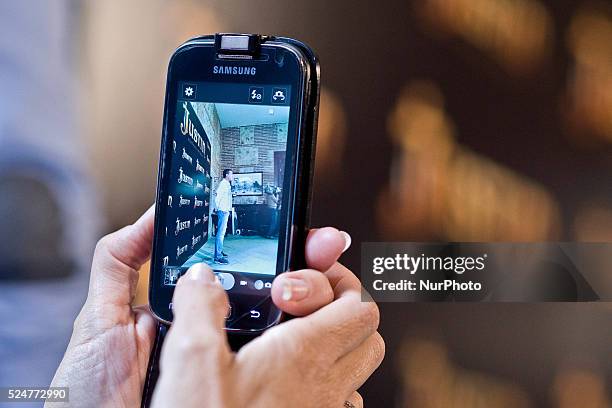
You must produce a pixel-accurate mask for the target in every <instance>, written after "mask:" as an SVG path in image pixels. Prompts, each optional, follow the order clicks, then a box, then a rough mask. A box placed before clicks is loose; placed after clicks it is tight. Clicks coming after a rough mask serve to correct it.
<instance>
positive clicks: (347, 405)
mask: <svg viewBox="0 0 612 408" xmlns="http://www.w3.org/2000/svg"><path fill="white" fill-rule="evenodd" d="M342 408H363V398H362V397H361V394H359V393H358V392H357V391H354V392H353V393H352V394H351V395H350V396H349V397H348V398H347V399H346V401H345V402H344V404H343V406H342Z"/></svg>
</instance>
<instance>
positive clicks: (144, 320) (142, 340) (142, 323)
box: [134, 305, 156, 378]
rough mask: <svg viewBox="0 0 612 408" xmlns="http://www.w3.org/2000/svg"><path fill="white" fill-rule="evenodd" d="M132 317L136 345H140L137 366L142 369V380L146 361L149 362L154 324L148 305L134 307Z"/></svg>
mask: <svg viewBox="0 0 612 408" xmlns="http://www.w3.org/2000/svg"><path fill="white" fill-rule="evenodd" d="M134 315H135V322H136V325H135V328H136V336H137V338H138V344H140V345H141V348H140V349H139V350H138V361H139V362H140V364H139V365H138V366H139V367H142V369H143V371H142V373H141V374H142V378H144V376H145V374H146V372H145V370H146V367H147V361H149V356H150V354H151V349H153V342H154V340H155V327H156V322H155V318H154V317H153V315H152V314H151V311H150V310H149V306H148V305H143V306H137V307H135V308H134Z"/></svg>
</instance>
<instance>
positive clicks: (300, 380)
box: [45, 208, 384, 408]
mask: <svg viewBox="0 0 612 408" xmlns="http://www.w3.org/2000/svg"><path fill="white" fill-rule="evenodd" d="M153 220H154V214H153V209H152V208H151V209H149V211H147V212H146V213H145V214H144V215H143V216H142V217H141V218H140V219H139V220H138V221H136V222H135V223H134V224H133V225H130V226H127V227H124V228H123V229H121V230H119V231H117V232H114V233H112V234H110V235H107V236H106V237H104V238H102V239H101V240H100V242H99V243H98V245H97V247H96V251H95V254H94V259H93V263H92V270H91V279H90V285H89V292H88V296H87V300H86V302H85V304H84V306H83V308H82V310H81V312H80V313H79V315H78V317H77V319H76V320H75V322H74V331H73V334H72V338H71V340H70V344H69V345H68V349H67V350H66V354H65V355H64V358H63V360H62V362H61V364H60V366H59V368H58V370H57V372H56V374H55V377H54V378H53V381H52V384H51V386H54V387H60V386H68V387H70V402H69V403H67V404H53V403H48V404H46V405H45V406H49V407H54V406H79V407H81V406H96V407H106V406H108V407H137V406H139V405H140V399H141V394H142V388H143V383H144V380H145V373H146V368H147V363H148V359H149V354H150V351H151V348H152V345H153V341H154V335H155V320H154V318H153V317H152V315H151V314H150V312H149V311H148V308H147V307H133V306H132V305H131V303H132V300H133V299H134V296H135V291H136V284H137V282H138V270H139V269H140V267H141V266H142V264H143V263H145V262H146V261H147V259H148V258H149V256H150V251H151V244H152V235H153ZM345 236H346V234H345V233H342V232H340V231H338V230H336V229H335V228H330V227H327V228H322V229H318V230H313V231H311V232H310V233H309V236H308V239H307V241H306V247H305V254H306V260H307V264H308V267H309V268H311V269H306V270H300V271H295V272H288V273H285V274H282V275H279V276H278V277H277V278H276V279H275V281H274V283H273V286H272V298H273V300H274V302H275V304H276V305H277V306H278V307H279V308H281V309H282V310H284V311H286V312H288V313H291V314H293V315H296V316H302V317H299V318H295V319H292V320H290V321H287V322H283V323H281V324H279V325H278V326H276V327H273V328H272V329H270V330H268V331H266V333H264V334H263V335H262V336H260V337H259V338H257V339H255V340H253V341H252V342H250V343H249V344H248V345H246V346H245V347H243V348H242V349H241V350H240V352H238V353H233V352H231V351H230V349H229V346H228V344H227V339H226V336H225V332H224V330H223V326H224V316H225V315H226V312H227V308H228V303H227V295H226V293H225V291H224V290H223V289H222V288H221V286H220V285H219V284H218V282H216V280H215V279H213V275H212V272H211V271H210V269H209V268H208V267H207V266H204V265H198V266H195V267H192V268H191V269H190V270H189V271H188V273H187V274H186V275H185V276H184V277H182V278H181V279H180V280H179V283H178V284H177V287H176V291H175V297H174V300H173V302H174V305H175V306H174V307H175V308H174V313H175V317H174V319H175V320H174V323H173V326H172V328H171V329H170V331H169V333H168V336H167V339H166V341H165V343H164V347H163V349H162V356H161V361H160V365H161V367H160V378H159V382H158V386H157V388H156V390H155V394H154V400H153V404H154V406H155V407H167V406H181V407H196V406H198V407H200V406H206V407H228V408H233V407H244V406H249V407H259V406H261V407H277V406H279V407H283V406H300V407H328V406H329V407H342V405H343V403H344V401H345V400H348V401H350V402H351V403H353V404H354V405H355V406H356V407H360V406H362V402H361V397H360V396H359V394H358V393H357V392H356V390H357V389H358V388H359V387H360V386H361V385H362V384H363V382H364V381H365V380H366V379H367V378H368V377H369V376H370V375H371V373H372V372H373V371H374V370H375V369H376V368H377V367H378V365H379V364H380V362H381V361H382V358H383V356H384V342H383V340H382V338H381V337H380V335H379V334H378V333H377V331H376V330H377V327H378V320H379V314H378V308H377V307H376V304H375V303H373V302H361V298H360V296H361V293H360V290H361V286H360V284H359V281H358V279H357V278H356V277H355V275H353V273H352V272H351V271H350V270H348V269H347V268H345V267H344V266H342V265H341V264H339V263H337V259H338V257H339V256H340V255H341V253H342V252H343V250H344V249H345V247H346V245H347V243H346V242H347V241H346V240H345ZM321 271H324V272H321ZM288 288H289V289H290V290H289V289H288ZM289 293H291V294H292V296H288V294H289ZM236 390H240V392H236Z"/></svg>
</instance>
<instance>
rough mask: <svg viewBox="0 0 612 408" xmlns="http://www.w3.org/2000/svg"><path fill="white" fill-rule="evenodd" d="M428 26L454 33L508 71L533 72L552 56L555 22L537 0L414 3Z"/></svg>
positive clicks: (426, 1) (444, 32)
mask: <svg viewBox="0 0 612 408" xmlns="http://www.w3.org/2000/svg"><path fill="white" fill-rule="evenodd" d="M414 8H415V10H416V13H417V15H418V16H419V17H420V18H421V20H422V21H423V22H424V23H425V25H426V27H428V28H429V29H432V30H435V31H436V32H438V33H443V34H449V35H454V36H458V37H460V38H462V39H463V40H464V41H466V42H467V43H469V44H471V45H472V46H474V47H476V48H478V49H480V50H481V51H483V52H484V53H486V54H487V55H490V56H491V57H492V58H493V59H495V60H496V61H498V62H499V63H500V64H501V66H503V67H504V68H505V69H506V70H507V71H508V72H510V73H514V74H524V73H529V72H532V71H533V70H534V69H535V68H537V67H538V66H539V65H540V64H541V63H542V61H543V60H544V59H545V58H546V57H547V55H549V53H550V49H551V43H552V38H553V21H552V19H551V17H550V15H549V13H548V11H547V10H546V8H545V7H544V6H543V5H542V4H541V3H540V2H538V1H536V0H423V1H416V2H415V6H414Z"/></svg>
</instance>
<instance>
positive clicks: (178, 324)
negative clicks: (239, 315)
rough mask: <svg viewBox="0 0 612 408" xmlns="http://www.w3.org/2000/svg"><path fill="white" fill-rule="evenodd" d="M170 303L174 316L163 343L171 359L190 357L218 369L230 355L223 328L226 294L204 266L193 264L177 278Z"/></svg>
mask: <svg viewBox="0 0 612 408" xmlns="http://www.w3.org/2000/svg"><path fill="white" fill-rule="evenodd" d="M172 304H173V312H174V319H173V323H172V327H171V329H170V331H169V333H168V337H167V339H166V342H165V345H164V348H165V349H166V350H167V352H164V353H165V354H167V355H171V356H172V357H171V358H170V361H172V360H173V359H177V360H178V361H183V360H184V359H185V358H186V357H192V358H193V359H195V360H197V361H198V362H199V364H203V365H201V366H200V367H213V368H217V367H218V364H222V363H223V360H227V359H228V358H229V354H230V352H229V346H228V344H227V338H226V336H225V332H224V330H223V329H224V326H225V317H226V315H227V312H228V307H229V304H228V301H227V294H226V293H225V291H224V290H223V287H222V286H221V285H220V284H219V282H218V281H217V279H216V278H215V276H214V275H213V273H212V270H211V269H210V268H209V267H208V266H207V265H205V264H201V263H200V264H196V265H193V266H192V267H191V268H189V270H188V271H187V273H186V274H185V276H183V277H181V278H180V279H179V281H178V283H177V285H176V288H175V290H174V297H173V299H172ZM183 365H185V362H184V361H183Z"/></svg>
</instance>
